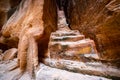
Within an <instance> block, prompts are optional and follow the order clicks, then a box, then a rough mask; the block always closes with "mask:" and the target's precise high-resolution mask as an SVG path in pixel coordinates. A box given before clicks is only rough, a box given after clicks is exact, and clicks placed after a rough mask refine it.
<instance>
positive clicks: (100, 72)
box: [45, 58, 120, 78]
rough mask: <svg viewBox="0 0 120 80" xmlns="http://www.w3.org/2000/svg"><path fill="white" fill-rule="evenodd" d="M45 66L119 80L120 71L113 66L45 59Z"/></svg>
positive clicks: (95, 62)
mask: <svg viewBox="0 0 120 80" xmlns="http://www.w3.org/2000/svg"><path fill="white" fill-rule="evenodd" d="M45 64H46V65H48V66H51V67H53V68H58V69H64V70H68V71H72V72H76V73H83V74H89V75H96V76H105V77H118V78H120V69H119V68H116V67H115V66H110V65H109V66H108V65H106V64H102V63H101V62H97V61H91V62H79V61H73V60H65V59H58V60H57V59H52V58H50V59H45Z"/></svg>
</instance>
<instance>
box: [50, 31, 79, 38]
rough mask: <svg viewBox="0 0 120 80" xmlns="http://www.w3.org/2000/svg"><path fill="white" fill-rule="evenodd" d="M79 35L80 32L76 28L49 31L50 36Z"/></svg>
mask: <svg viewBox="0 0 120 80" xmlns="http://www.w3.org/2000/svg"><path fill="white" fill-rule="evenodd" d="M76 35H80V32H79V31H78V30H67V31H61V30H60V31H59V30H58V31H56V32H53V33H51V36H56V37H61V36H76Z"/></svg>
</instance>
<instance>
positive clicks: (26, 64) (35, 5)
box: [0, 0, 57, 73]
mask: <svg viewBox="0 0 120 80" xmlns="http://www.w3.org/2000/svg"><path fill="white" fill-rule="evenodd" d="M48 7H49V8H48ZM56 10H57V9H56V5H55V0H49V1H47V0H25V1H24V0H22V1H21V3H20V6H19V8H18V9H17V10H16V11H15V13H14V14H13V15H12V16H11V17H10V18H9V20H8V21H7V23H6V24H4V26H3V28H2V31H1V32H2V36H1V38H0V43H2V44H6V45H8V46H10V47H18V56H17V57H18V64H19V65H20V69H21V70H22V71H24V70H25V69H26V68H27V69H28V70H29V71H33V67H34V66H37V65H38V57H39V56H40V57H39V59H41V58H42V57H44V54H45V53H46V52H47V47H48V45H47V44H48V41H49V35H50V33H51V32H52V31H55V30H56V24H57V17H56V16H57V12H56ZM50 13H52V14H50ZM48 18H49V19H48ZM38 46H39V47H38ZM38 53H39V54H38ZM41 55H42V56H41ZM30 73H32V72H30Z"/></svg>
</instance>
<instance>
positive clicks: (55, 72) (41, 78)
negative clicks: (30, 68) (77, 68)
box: [36, 64, 110, 80]
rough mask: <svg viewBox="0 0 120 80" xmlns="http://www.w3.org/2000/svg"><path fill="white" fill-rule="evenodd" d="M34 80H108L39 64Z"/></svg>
mask: <svg viewBox="0 0 120 80" xmlns="http://www.w3.org/2000/svg"><path fill="white" fill-rule="evenodd" d="M40 67H41V69H40V70H39V71H38V72H37V75H36V80H110V79H107V78H104V77H98V76H92V75H85V74H78V73H72V72H68V71H66V70H60V69H55V68H51V67H48V66H45V65H43V64H41V66H40Z"/></svg>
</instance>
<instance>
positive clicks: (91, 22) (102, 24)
mask: <svg viewBox="0 0 120 80" xmlns="http://www.w3.org/2000/svg"><path fill="white" fill-rule="evenodd" d="M71 1H73V2H72V4H71V6H69V7H68V12H69V14H68V15H69V18H68V20H69V21H70V27H71V28H72V29H77V30H79V31H80V32H81V33H83V34H84V35H86V37H90V38H91V39H93V40H95V43H96V45H97V49H98V51H99V52H100V56H101V58H104V59H107V60H109V59H116V60H117V59H120V43H119V42H120V37H119V36H120V0H71Z"/></svg>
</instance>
